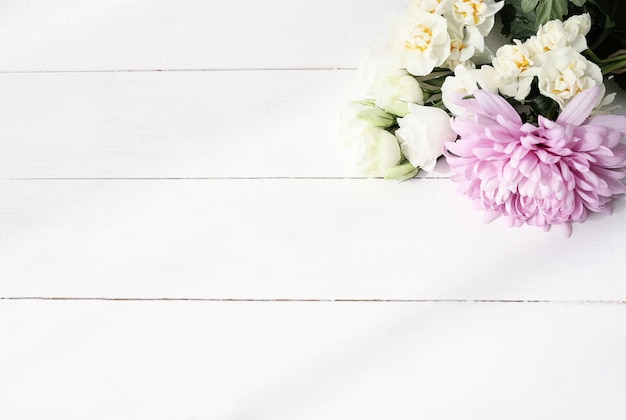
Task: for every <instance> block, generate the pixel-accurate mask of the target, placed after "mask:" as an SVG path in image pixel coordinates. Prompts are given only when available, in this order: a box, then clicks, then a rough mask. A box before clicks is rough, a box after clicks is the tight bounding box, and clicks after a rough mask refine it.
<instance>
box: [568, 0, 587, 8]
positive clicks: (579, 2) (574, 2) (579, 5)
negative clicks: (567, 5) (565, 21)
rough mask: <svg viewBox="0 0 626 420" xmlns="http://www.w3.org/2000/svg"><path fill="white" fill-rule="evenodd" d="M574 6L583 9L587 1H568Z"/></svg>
mask: <svg viewBox="0 0 626 420" xmlns="http://www.w3.org/2000/svg"><path fill="white" fill-rule="evenodd" d="M569 1H570V2H571V3H573V4H574V6H578V7H583V5H584V4H585V2H586V1H587V0H569Z"/></svg>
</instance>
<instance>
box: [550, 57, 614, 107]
mask: <svg viewBox="0 0 626 420" xmlns="http://www.w3.org/2000/svg"><path fill="white" fill-rule="evenodd" d="M592 86H601V87H602V95H601V96H600V97H602V96H604V84H603V80H602V70H600V67H598V66H597V65H596V64H594V63H592V62H591V61H589V60H587V59H586V58H585V57H583V56H582V55H581V54H579V53H578V52H576V50H574V49H573V48H571V47H563V48H558V49H556V50H554V51H551V52H549V53H547V54H546V59H545V62H544V64H543V66H542V67H541V72H540V73H539V91H540V92H541V94H542V95H544V96H547V97H549V98H552V99H554V100H555V101H556V102H557V103H558V104H559V106H560V107H561V108H563V107H564V106H565V105H567V103H568V102H569V101H570V100H571V99H572V98H573V97H574V96H576V95H577V94H579V93H580V92H582V91H584V90H586V89H589V88H590V87H592Z"/></svg>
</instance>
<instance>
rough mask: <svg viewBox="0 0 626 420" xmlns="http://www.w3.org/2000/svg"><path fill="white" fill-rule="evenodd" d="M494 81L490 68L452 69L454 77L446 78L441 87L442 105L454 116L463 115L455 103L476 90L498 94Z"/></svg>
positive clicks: (458, 67) (461, 67)
mask: <svg viewBox="0 0 626 420" xmlns="http://www.w3.org/2000/svg"><path fill="white" fill-rule="evenodd" d="M495 80H496V74H495V70H494V68H493V67H491V66H482V67H481V68H479V69H468V68H466V67H465V66H461V65H459V66H457V67H456V68H455V69H454V76H448V77H446V80H444V82H443V85H442V86H441V95H442V100H443V104H444V105H445V106H446V108H448V110H449V111H450V112H452V113H453V114H454V115H457V116H460V115H465V108H463V107H461V106H460V105H457V104H456V103H457V101H458V100H459V99H460V98H463V97H464V96H467V95H471V94H473V93H474V92H475V91H476V90H478V89H482V90H488V91H490V92H493V93H498V87H497V86H496V84H495Z"/></svg>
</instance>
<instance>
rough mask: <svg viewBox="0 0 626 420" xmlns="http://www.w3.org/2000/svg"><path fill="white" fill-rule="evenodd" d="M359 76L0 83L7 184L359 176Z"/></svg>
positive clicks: (24, 78)
mask: <svg viewBox="0 0 626 420" xmlns="http://www.w3.org/2000/svg"><path fill="white" fill-rule="evenodd" d="M353 78H354V72H353V71H296V72H294V71H275V72H274V71H271V72H268V71H254V72H191V73H189V72H184V73H155V72H149V73H105V74H93V73H89V74H84V73H83V74H11V75H6V74H4V75H0V90H1V91H2V92H3V94H2V95H0V176H2V177H9V178H11V177H17V178H19V177H53V178H54V177H61V178H65V177H70V178H72V177H86V178H91V177H104V178H108V177H233V176H235V177H249V176H295V177H298V176H317V177H327V176H353V175H356V174H357V172H356V170H355V169H354V167H353V165H352V162H353V157H352V152H351V151H349V150H348V149H347V148H346V147H344V146H343V145H342V144H341V141H340V139H339V131H340V128H339V127H340V124H339V118H340V111H341V108H342V106H343V105H344V104H345V102H346V101H347V100H348V99H349V98H350V95H349V94H348V92H349V90H350V87H351V86H352V80H353Z"/></svg>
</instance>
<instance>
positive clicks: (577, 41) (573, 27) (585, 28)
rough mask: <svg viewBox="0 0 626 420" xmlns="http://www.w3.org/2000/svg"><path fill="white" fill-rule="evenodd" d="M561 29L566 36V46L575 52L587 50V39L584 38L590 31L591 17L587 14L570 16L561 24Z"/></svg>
mask: <svg viewBox="0 0 626 420" xmlns="http://www.w3.org/2000/svg"><path fill="white" fill-rule="evenodd" d="M563 29H565V33H566V34H567V45H569V46H570V47H572V48H573V49H575V50H576V51H577V52H583V51H585V50H586V49H587V39H586V38H585V36H586V35H587V34H588V33H589V30H590V29H591V16H590V15H589V13H585V14H582V15H576V16H572V17H570V18H569V19H567V20H566V21H565V22H563Z"/></svg>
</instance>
